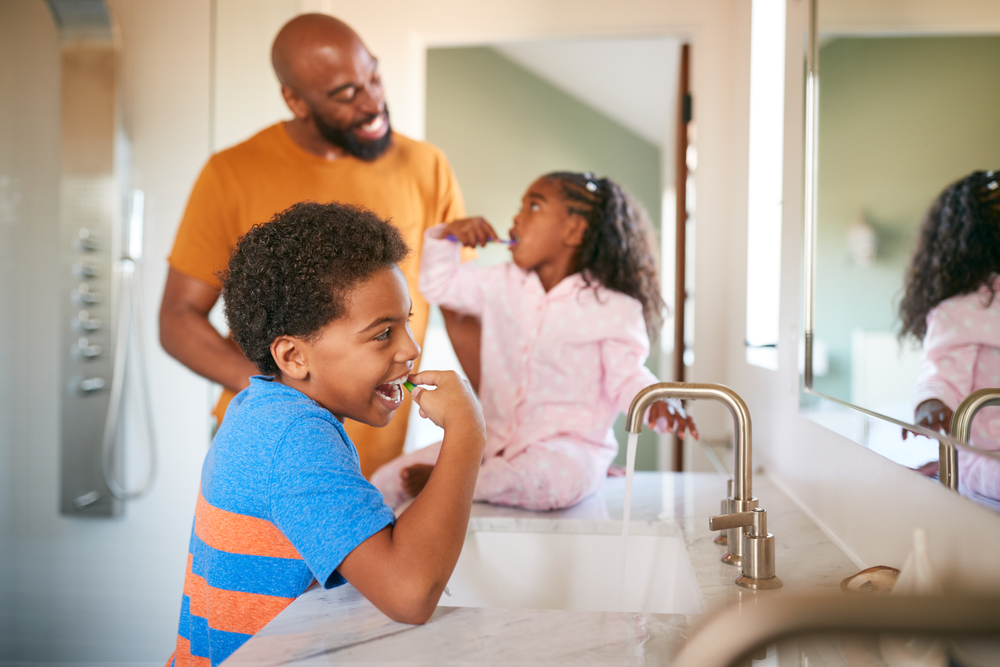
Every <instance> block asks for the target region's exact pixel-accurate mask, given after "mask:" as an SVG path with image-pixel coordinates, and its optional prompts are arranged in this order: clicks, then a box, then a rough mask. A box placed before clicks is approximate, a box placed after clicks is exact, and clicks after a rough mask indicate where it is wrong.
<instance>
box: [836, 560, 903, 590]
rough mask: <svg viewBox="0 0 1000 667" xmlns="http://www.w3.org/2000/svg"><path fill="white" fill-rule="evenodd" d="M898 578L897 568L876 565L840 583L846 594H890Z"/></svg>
mask: <svg viewBox="0 0 1000 667" xmlns="http://www.w3.org/2000/svg"><path fill="white" fill-rule="evenodd" d="M898 576H899V570H897V569H896V568H894V567H889V566H887V565H876V566H875V567H870V568H868V569H866V570H861V571H860V572H858V573H857V574H852V575H851V576H849V577H848V578H847V579H844V580H843V581H842V582H840V589H841V590H842V591H844V592H845V593H888V592H889V591H891V590H892V586H893V584H895V583H896V577H898Z"/></svg>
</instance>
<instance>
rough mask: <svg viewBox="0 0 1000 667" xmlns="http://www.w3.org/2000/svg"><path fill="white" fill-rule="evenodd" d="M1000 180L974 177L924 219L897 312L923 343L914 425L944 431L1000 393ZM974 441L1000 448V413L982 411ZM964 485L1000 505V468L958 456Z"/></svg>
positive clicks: (951, 190)
mask: <svg viewBox="0 0 1000 667" xmlns="http://www.w3.org/2000/svg"><path fill="white" fill-rule="evenodd" d="M998 178H1000V174H997V173H996V172H993V171H987V172H982V171H976V172H973V173H972V174H970V175H968V176H966V177H965V178H963V179H962V180H960V181H958V182H957V183H954V184H952V185H951V186H949V187H948V188H947V189H945V191H944V192H942V193H941V194H940V195H938V198H937V200H935V202H934V204H933V205H932V206H931V208H930V210H929V211H928V212H927V215H926V216H925V218H924V222H923V225H922V227H921V230H920V237H919V239H918V241H917V249H916V251H915V252H914V255H913V260H912V261H911V262H910V267H909V269H908V271H907V275H906V292H905V294H904V296H903V300H902V302H901V303H900V306H899V314H900V318H901V319H902V321H903V330H902V332H901V333H900V336H906V335H911V336H913V337H914V338H917V339H919V340H922V341H923V348H924V356H923V366H922V370H921V374H920V378H919V380H918V381H917V389H916V393H915V396H914V403H915V404H916V409H915V414H914V417H913V419H914V421H915V422H916V423H917V424H919V425H920V426H925V427H927V428H930V429H933V430H936V431H944V432H947V431H948V430H949V429H950V428H951V418H952V414H953V413H954V411H955V408H956V407H958V404H959V403H961V402H962V399H963V398H965V396H967V395H968V394H970V393H972V392H973V391H975V390H977V389H982V388H984V387H1000V299H997V298H996V292H997V290H1000V185H998ZM970 440H971V442H972V444H973V445H975V446H977V447H981V448H983V449H1000V408H983V409H982V410H981V411H980V413H979V415H978V416H977V417H976V419H975V421H974V422H973V424H972V433H971V438H970ZM958 462H959V465H958V474H959V480H960V481H961V483H962V484H963V485H964V486H965V487H966V488H967V489H971V490H972V491H975V492H976V493H979V494H982V495H984V496H987V497H989V498H994V499H1000V461H997V460H995V459H989V458H986V457H984V456H978V455H976V454H974V453H971V452H965V451H959V453H958Z"/></svg>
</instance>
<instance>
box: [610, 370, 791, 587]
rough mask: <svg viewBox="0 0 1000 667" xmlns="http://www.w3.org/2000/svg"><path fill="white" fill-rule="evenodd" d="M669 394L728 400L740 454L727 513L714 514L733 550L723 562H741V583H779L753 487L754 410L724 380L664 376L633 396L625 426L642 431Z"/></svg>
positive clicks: (764, 516) (713, 524)
mask: <svg viewBox="0 0 1000 667" xmlns="http://www.w3.org/2000/svg"><path fill="white" fill-rule="evenodd" d="M668 398H678V399H691V400H701V399H711V400H714V401H718V402H720V403H722V404H723V405H725V406H726V407H727V408H728V409H729V412H730V414H732V416H733V423H734V426H735V438H736V442H735V446H734V447H733V451H734V457H735V460H734V462H733V475H734V478H733V480H732V493H731V495H730V496H729V497H728V498H727V499H726V500H725V501H724V502H725V503H726V513H725V514H723V515H722V516H716V517H711V518H710V519H709V529H710V530H727V531H728V532H727V535H726V546H727V547H728V549H729V551H728V552H727V553H726V554H725V555H724V556H723V557H722V561H723V562H724V563H728V564H730V565H734V566H738V567H741V568H742V571H743V574H742V575H740V576H739V577H738V578H737V579H736V583H737V584H739V585H740V586H743V587H745V588H753V589H760V588H778V587H779V586H781V580H780V579H778V578H777V577H775V576H774V535H771V534H770V533H768V532H767V513H766V512H764V510H761V509H758V507H757V499H756V498H754V497H753V492H752V485H753V481H752V475H751V470H752V461H751V456H752V449H753V448H752V444H751V438H750V410H749V409H748V408H747V404H746V403H744V402H743V399H742V398H740V396H739V394H737V393H736V392H735V391H733V390H732V389H730V388H729V387H726V386H724V385H721V384H691V383H687V382H661V383H659V384H654V385H650V386H648V387H646V388H645V389H643V390H642V391H640V392H639V393H638V394H636V397H635V398H634V399H633V400H632V405H631V406H629V409H628V417H627V418H626V421H625V428H626V430H627V431H628V432H629V433H640V432H642V422H643V418H644V417H645V415H646V410H647V409H648V408H649V406H650V405H652V404H653V403H655V402H656V401H661V400H665V399H668Z"/></svg>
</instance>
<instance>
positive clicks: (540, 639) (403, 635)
mask: <svg viewBox="0 0 1000 667" xmlns="http://www.w3.org/2000/svg"><path fill="white" fill-rule="evenodd" d="M725 488H726V485H725V480H724V478H722V477H719V476H718V475H715V474H700V473H636V477H635V482H634V485H633V490H632V515H631V520H630V522H629V532H630V533H631V534H632V535H642V534H646V535H649V534H657V535H677V534H679V535H681V536H683V538H684V543H685V545H686V547H687V551H688V557H689V558H690V560H691V564H692V566H693V568H694V572H695V576H696V579H697V582H698V586H699V587H700V589H701V593H702V596H703V598H704V601H705V606H706V608H707V610H708V611H709V612H711V611H713V610H715V609H718V608H720V607H722V606H725V605H728V604H733V603H737V602H738V603H739V604H744V605H745V604H752V603H753V601H754V600H756V599H757V598H758V597H759V596H762V595H781V594H783V593H784V592H788V591H801V590H806V589H815V588H820V587H829V586H837V585H838V584H839V583H840V581H841V580H842V579H843V578H845V577H847V576H849V575H850V574H853V573H854V572H856V571H857V569H858V568H857V567H856V566H855V565H854V564H853V563H852V562H851V561H850V559H849V558H848V557H847V556H846V555H845V554H844V553H843V552H842V551H841V550H840V549H839V548H838V547H837V546H836V545H835V544H834V543H833V542H831V541H830V539H829V538H828V537H827V536H826V535H824V534H823V533H822V532H821V531H820V530H819V528H818V527H817V526H816V525H815V524H814V523H812V521H811V520H810V519H809V518H808V517H806V515H805V514H803V512H802V511H801V510H800V509H799V508H798V507H797V506H796V505H795V504H794V503H793V502H792V501H791V500H790V499H789V498H788V497H787V496H786V495H785V494H784V493H783V492H782V491H780V490H779V489H778V488H777V487H776V486H775V485H774V484H773V483H771V482H770V481H769V480H768V479H767V477H766V476H757V477H756V478H755V479H754V487H753V492H754V495H755V496H757V497H758V498H760V506H761V507H763V508H764V509H766V510H767V513H768V529H769V531H770V532H772V533H774V535H775V541H776V546H777V552H776V559H775V560H776V571H777V575H778V577H779V578H780V579H781V580H782V582H783V583H784V586H783V587H782V588H781V589H779V590H777V591H760V592H754V591H749V590H746V589H743V588H740V587H738V586H736V585H735V584H734V583H733V580H734V579H735V577H736V576H737V575H738V574H739V570H738V568H734V567H731V566H729V565H726V564H724V563H722V562H721V561H720V560H719V559H720V557H721V556H722V554H723V552H724V551H725V548H724V547H720V546H718V545H716V544H715V543H714V542H713V540H714V538H715V535H716V533H713V532H710V531H709V530H708V517H709V516H710V515H713V514H718V513H719V508H720V501H721V500H722V498H723V496H724V495H725ZM623 497H624V479H622V478H609V479H608V481H607V483H606V484H605V485H604V488H603V489H602V490H601V491H600V492H598V493H597V494H595V495H594V496H592V497H591V498H588V499H587V500H585V501H584V502H582V503H580V504H579V505H577V506H576V507H572V508H570V509H567V510H559V511H555V512H529V511H525V510H517V509H512V508H507V507H499V506H494V505H486V504H481V503H476V504H475V505H474V506H473V510H472V518H471V520H470V523H469V530H470V531H490V532H559V533H586V534H620V533H621V528H622V525H621V521H622V505H623ZM445 600H446V598H445ZM698 619H699V617H698V616H685V615H681V614H640V613H614V612H590V611H561V610H542V609H484V608H472V607H447V606H439V607H438V609H437V611H436V612H435V613H434V615H433V616H432V617H431V620H430V621H428V623H427V624H426V625H423V626H411V625H405V624H402V623H396V622H393V621H391V620H389V619H388V618H387V617H386V616H385V615H384V614H382V613H381V612H380V611H378V610H377V609H376V608H375V607H374V606H373V605H372V604H371V603H370V602H368V601H367V600H366V599H365V598H363V597H362V596H361V595H360V594H359V593H358V592H357V591H356V590H355V589H354V588H353V587H352V586H350V585H345V586H341V587H339V588H335V589H331V590H323V589H321V588H319V587H314V588H312V589H310V590H309V591H307V592H306V593H305V594H303V595H302V596H300V597H299V598H298V599H297V600H295V602H293V603H292V604H291V605H289V606H288V607H287V608H286V609H285V610H284V611H282V612H281V613H280V614H279V615H278V616H277V617H275V618H274V620H272V621H271V622H270V623H269V624H268V625H267V626H265V627H264V628H263V629H262V630H261V631H260V632H258V633H257V634H256V635H254V636H253V637H252V638H251V639H250V640H249V641H248V642H247V643H246V644H244V645H243V646H242V647H240V649H239V650H238V651H236V652H235V653H234V654H233V655H232V656H231V657H230V658H229V660H227V661H226V662H225V665H226V666H227V667H235V666H238V665H243V666H250V665H253V666H254V667H261V666H264V665H267V666H277V665H299V666H305V665H331V664H338V665H339V664H354V663H364V664H373V663H383V662H384V663H393V664H410V665H437V664H442V663H448V664H452V665H483V664H510V663H518V664H529V663H546V664H560V663H563V664H574V665H575V664H579V663H581V662H585V663H591V664H607V665H656V664H667V663H668V662H669V659H670V656H671V655H672V654H673V653H674V652H675V651H676V649H677V647H678V646H679V645H680V643H681V642H683V639H684V638H685V637H686V635H687V633H688V629H689V627H690V626H691V625H692V624H693V623H696V622H697V621H698Z"/></svg>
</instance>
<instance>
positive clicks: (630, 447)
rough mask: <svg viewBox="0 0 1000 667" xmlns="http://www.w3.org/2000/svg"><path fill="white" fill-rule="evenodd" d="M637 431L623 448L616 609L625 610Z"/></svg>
mask: <svg viewBox="0 0 1000 667" xmlns="http://www.w3.org/2000/svg"><path fill="white" fill-rule="evenodd" d="M638 441H639V434H638V433H629V434H628V444H627V445H626V449H625V506H624V507H622V545H621V555H620V556H619V560H618V610H619V611H625V563H626V561H627V560H628V523H629V520H630V518H631V514H632V476H633V475H634V474H635V447H636V444H637V443H638Z"/></svg>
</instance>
